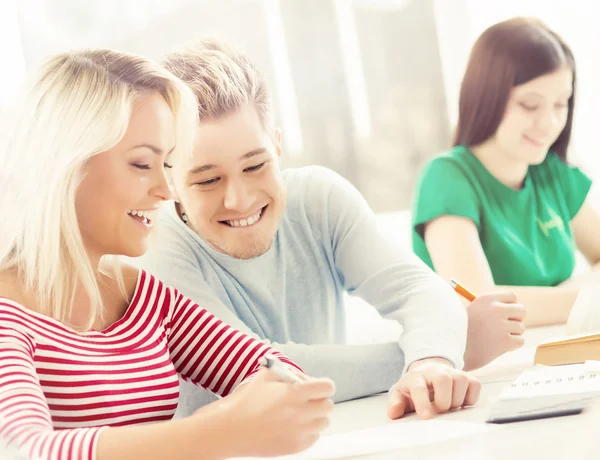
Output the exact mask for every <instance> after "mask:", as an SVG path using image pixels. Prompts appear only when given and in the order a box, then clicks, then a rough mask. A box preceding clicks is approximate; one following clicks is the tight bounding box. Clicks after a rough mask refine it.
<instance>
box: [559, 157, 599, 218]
mask: <svg viewBox="0 0 600 460" xmlns="http://www.w3.org/2000/svg"><path fill="white" fill-rule="evenodd" d="M548 160H549V161H550V162H551V164H552V169H553V170H554V174H556V175H557V176H558V178H559V181H560V183H561V185H562V188H563V191H564V198H565V201H566V203H567V209H568V210H569V218H570V219H573V217H575V216H576V215H577V213H578V212H579V209H581V206H582V205H583V203H584V201H585V199H586V197H587V195H588V193H589V191H590V188H591V186H592V180H591V179H590V178H589V176H588V175H587V174H585V173H584V172H583V171H581V169H579V168H577V167H576V166H571V165H569V164H565V163H564V162H562V161H561V160H560V159H559V158H558V156H556V155H555V154H553V153H550V154H549V158H548Z"/></svg>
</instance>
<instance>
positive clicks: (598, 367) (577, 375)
mask: <svg viewBox="0 0 600 460" xmlns="http://www.w3.org/2000/svg"><path fill="white" fill-rule="evenodd" d="M598 396H600V361H586V362H585V363H582V364H572V365H566V366H543V365H537V366H534V367H533V368H531V369H528V370H526V371H524V372H523V373H522V374H521V375H520V376H519V377H518V378H517V379H516V380H515V381H514V382H513V383H512V384H511V385H509V386H508V387H506V388H504V390H503V391H502V392H501V393H500V395H499V396H498V397H496V398H493V399H492V400H491V406H490V413H489V416H488V419H487V422H489V423H506V422H515V421H522V420H531V419H537V418H544V417H556V416H561V415H571V414H577V413H580V412H581V411H582V410H583V409H585V408H586V407H587V406H588V405H589V404H590V402H591V401H592V400H593V399H595V398H596V397H598Z"/></svg>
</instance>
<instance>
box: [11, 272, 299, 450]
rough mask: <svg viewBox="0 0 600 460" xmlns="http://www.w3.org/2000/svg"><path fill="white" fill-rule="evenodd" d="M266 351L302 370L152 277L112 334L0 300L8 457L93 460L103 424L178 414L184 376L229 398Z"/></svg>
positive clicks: (144, 278) (141, 284)
mask: <svg viewBox="0 0 600 460" xmlns="http://www.w3.org/2000/svg"><path fill="white" fill-rule="evenodd" d="M267 352H272V353H274V354H275V355H277V356H279V357H280V359H281V360H282V361H284V362H286V363H287V364H288V365H291V366H295V365H294V364H293V363H292V362H291V361H289V359H287V358H285V357H284V356H282V355H281V354H280V353H278V352H275V351H273V350H272V349H271V348H270V347H268V346H267V345H265V344H263V343H261V342H259V341H257V340H254V339H252V338H250V337H248V336H246V335H245V334H242V333H241V332H239V331H237V330H235V329H232V328H231V327H229V326H227V325H226V324H224V323H222V322H221V321H220V320H218V319H217V318H215V317H214V316H213V315H211V314H210V313H208V312H207V311H206V310H204V309H202V308H200V307H199V306H198V305H196V304H195V303H194V302H192V301H191V300H189V299H187V298H185V297H183V296H182V295H181V294H180V293H179V292H177V291H176V290H175V289H172V288H168V287H166V286H164V285H163V284H162V283H161V282H160V281H159V280H157V279H156V278H154V277H153V276H151V275H149V274H148V273H146V272H144V271H140V274H139V277H138V281H137V286H136V288H135V292H134V296H133V300H132V301H131V304H130V305H129V308H128V309H127V311H126V313H125V315H124V316H123V318H121V319H120V320H118V321H117V322H115V323H114V324H112V325H111V326H110V327H108V328H107V329H105V330H103V331H90V332H85V333H78V332H76V331H74V330H72V329H70V328H68V327H66V326H65V325H63V324H62V323H60V322H59V321H56V320H54V319H52V318H49V317H47V316H44V315H41V314H39V313H36V312H34V311H32V310H29V309H27V308H25V307H23V306H21V305H19V304H17V303H15V302H13V301H11V300H8V299H3V298H0V451H1V449H2V446H3V445H4V447H8V448H16V449H18V450H19V451H20V452H23V453H25V454H26V456H27V458H36V457H39V458H41V459H44V460H45V459H60V460H64V459H77V460H79V459H94V458H95V456H96V445H97V439H98V436H99V434H100V432H101V430H102V429H104V428H103V427H106V426H120V425H131V424H139V423H147V422H155V421H160V420H170V419H171V418H172V416H173V414H174V412H175V409H176V408H177V400H178V397H179V385H178V382H177V374H180V375H181V376H182V377H183V378H185V379H186V380H189V381H192V382H193V383H195V384H197V385H201V386H203V387H204V388H206V389H208V390H210V391H212V392H214V393H217V394H219V395H221V396H225V395H227V394H229V393H230V392H231V391H232V390H233V389H234V388H235V387H236V386H237V385H238V384H239V383H240V382H242V381H244V380H246V379H248V378H250V377H251V376H252V375H253V374H254V373H256V372H257V371H258V370H259V368H260V365H259V364H258V361H259V358H260V357H261V356H263V355H264V354H265V353H267ZM295 367H297V366H295ZM298 369H299V368H298Z"/></svg>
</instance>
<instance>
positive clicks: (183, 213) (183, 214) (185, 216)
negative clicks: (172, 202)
mask: <svg viewBox="0 0 600 460" xmlns="http://www.w3.org/2000/svg"><path fill="white" fill-rule="evenodd" d="M181 220H183V223H184V224H185V225H188V222H189V220H188V216H187V214H186V213H185V211H183V210H182V211H181Z"/></svg>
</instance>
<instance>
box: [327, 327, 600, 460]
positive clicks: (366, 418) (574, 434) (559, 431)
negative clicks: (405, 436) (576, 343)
mask: <svg viewBox="0 0 600 460" xmlns="http://www.w3.org/2000/svg"><path fill="white" fill-rule="evenodd" d="M562 330H563V328H562V327H548V328H537V329H531V330H529V331H527V332H526V337H525V339H526V341H525V347H524V348H522V349H521V350H517V351H515V352H511V353H507V354H506V355H504V356H502V357H500V358H499V359H497V360H496V361H494V362H492V363H490V364H489V365H487V366H485V367H484V368H482V369H480V370H478V371H476V372H474V374H475V375H477V376H478V377H479V378H480V379H481V380H482V383H483V386H482V393H481V398H480V401H479V403H478V404H477V405H476V406H475V407H472V408H468V409H465V410H460V411H456V412H452V413H448V414H444V415H440V416H438V418H439V419H441V420H456V421H464V422H474V423H484V422H485V419H486V418H487V414H488V410H489V402H488V399H489V398H490V397H492V396H495V395H497V394H499V393H500V391H501V390H502V389H503V388H504V387H505V386H506V384H507V383H508V382H509V381H512V380H514V378H515V377H516V376H517V375H518V374H520V373H521V372H522V371H523V369H525V368H527V367H530V366H531V365H532V364H533V353H534V350H535V345H537V344H538V343H540V342H542V341H544V340H546V339H548V338H552V337H555V336H560V335H561V333H562ZM386 402H387V395H377V396H372V397H369V398H363V399H359V400H355V401H349V402H346V403H342V404H337V405H336V408H335V410H334V414H333V418H332V423H331V426H330V427H329V429H328V431H327V434H333V433H344V432H348V431H352V430H357V429H362V428H369V427H374V426H379V425H384V424H388V423H404V422H407V421H415V420H417V417H416V416H415V415H410V416H408V417H405V418H403V419H401V420H397V421H395V422H391V421H390V420H388V418H387V416H386V410H385V409H386ZM598 426H600V404H595V405H594V406H593V407H591V408H590V409H586V410H585V411H584V412H583V413H582V414H580V415H573V416H566V417H555V418H548V419H541V420H533V421H526V422H516V423H508V424H503V425H499V428H498V429H496V430H492V431H488V432H485V433H482V434H478V435H476V436H467V437H463V438H458V439H453V440H449V441H443V442H437V443H433V444H429V445H424V446H419V447H410V448H405V449H400V450H398V451H395V452H391V453H387V454H379V455H371V456H363V457H360V458H361V459H371V460H373V459H378V460H382V459H398V458H402V459H413V458H416V459H438V458H440V459H444V460H446V459H450V460H451V459H460V460H471V459H473V460H475V459H477V460H485V459H490V460H492V459H493V460H495V459H503V460H504V459H508V458H510V459H534V458H535V459H538V458H540V459H544V460H546V459H567V458H569V459H587V458H598V442H597V441H594V438H595V436H594V434H597V433H598V430H599V428H598ZM357 458H358V457H357Z"/></svg>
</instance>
